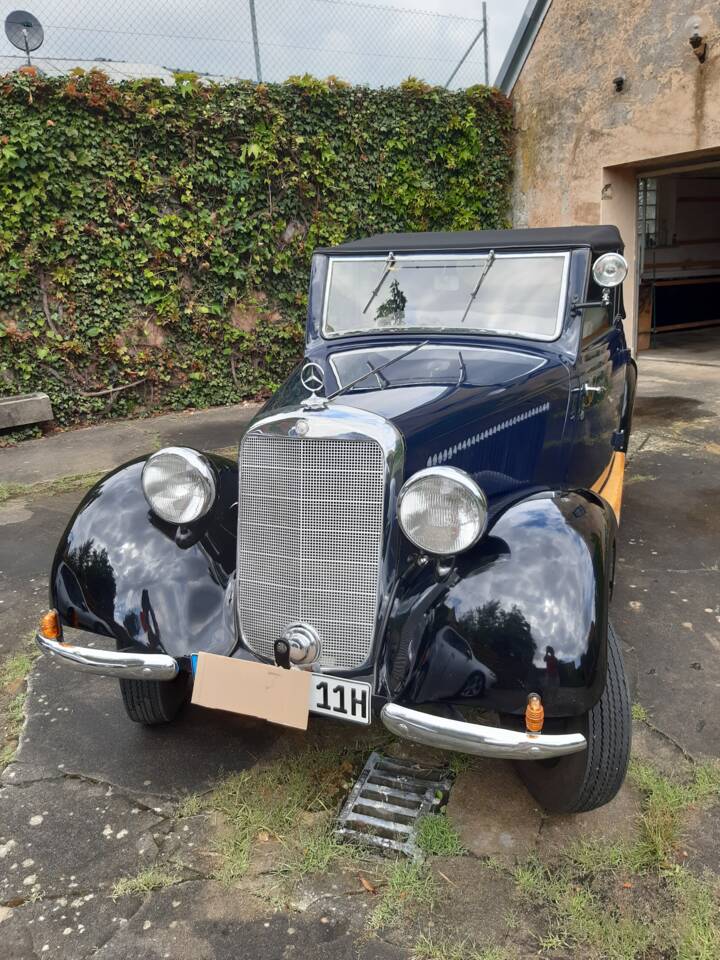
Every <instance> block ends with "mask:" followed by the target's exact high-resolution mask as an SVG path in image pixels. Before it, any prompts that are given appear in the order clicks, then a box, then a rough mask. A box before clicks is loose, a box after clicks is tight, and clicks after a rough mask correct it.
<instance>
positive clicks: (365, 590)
mask: <svg viewBox="0 0 720 960" xmlns="http://www.w3.org/2000/svg"><path fill="white" fill-rule="evenodd" d="M384 484H385V458H384V453H383V450H382V448H381V447H380V445H379V444H378V443H376V442H375V441H374V440H364V439H363V440H342V439H307V438H306V439H302V440H300V439H294V438H289V437H267V436H262V435H260V434H257V435H253V434H252V433H251V434H249V435H247V436H246V437H245V439H244V441H243V444H242V448H241V451H240V496H239V502H238V564H237V600H238V615H239V622H240V630H241V632H242V636H243V639H244V641H245V643H246V644H247V645H248V646H249V647H250V648H251V649H252V650H254V651H255V652H256V653H258V654H259V655H260V656H262V657H267V658H268V659H270V660H272V659H273V655H274V654H273V644H274V642H275V640H277V638H278V637H279V636H281V634H282V633H283V631H284V630H285V628H286V627H287V626H288V625H289V624H290V623H293V622H294V621H297V620H301V621H303V622H305V623H308V624H310V625H311V626H312V627H314V628H315V629H316V630H317V632H318V634H319V635H320V639H321V642H322V649H321V657H320V664H321V666H323V667H329V668H332V667H336V668H342V669H352V668H353V667H357V666H359V665H360V664H362V663H363V662H364V661H365V660H367V658H368V656H369V654H370V647H371V645H372V640H373V634H374V628H375V618H376V615H377V607H378V584H379V570H380V555H381V548H382V531H383V506H384Z"/></svg>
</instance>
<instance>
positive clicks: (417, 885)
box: [368, 860, 438, 931]
mask: <svg viewBox="0 0 720 960" xmlns="http://www.w3.org/2000/svg"><path fill="white" fill-rule="evenodd" d="M437 897H438V889H437V883H436V881H435V878H434V877H433V875H432V874H431V873H430V871H429V870H428V868H427V867H426V866H425V864H423V863H420V862H419V861H418V860H397V861H396V862H395V863H393V864H391V865H390V867H389V868H388V871H387V882H386V884H385V886H384V888H383V891H382V894H381V896H380V899H379V903H378V905H377V906H376V907H375V909H374V910H373V912H372V913H371V914H370V917H369V918H368V927H369V929H370V930H373V931H378V930H383V929H385V928H386V927H390V926H395V925H398V924H401V923H403V922H406V921H408V920H411V919H412V918H414V917H416V916H417V915H418V914H419V913H421V912H423V911H429V910H431V909H432V906H433V904H434V903H435V901H436V900H437Z"/></svg>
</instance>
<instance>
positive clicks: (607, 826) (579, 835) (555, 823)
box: [536, 781, 641, 861]
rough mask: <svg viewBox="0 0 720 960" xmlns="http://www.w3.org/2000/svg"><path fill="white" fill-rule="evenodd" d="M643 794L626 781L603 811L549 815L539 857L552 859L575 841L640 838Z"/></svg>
mask: <svg viewBox="0 0 720 960" xmlns="http://www.w3.org/2000/svg"><path fill="white" fill-rule="evenodd" d="M640 799H641V798H640V795H639V793H638V792H637V790H635V789H634V787H632V786H631V785H630V783H629V782H628V781H626V782H625V783H624V784H623V786H622V788H621V789H620V792H619V793H618V795H617V796H616V797H615V798H614V799H613V800H611V801H610V803H608V804H606V805H605V806H604V807H600V809H599V810H592V811H591V812H590V813H576V814H573V815H571V816H554V815H548V816H546V817H545V818H544V820H543V823H542V829H541V830H540V834H539V836H538V841H537V846H536V850H537V853H538V856H540V857H542V858H543V859H544V860H547V861H550V860H554V859H556V858H557V857H559V856H560V855H561V854H562V853H563V852H564V851H566V850H567V849H568V848H569V847H571V846H572V845H573V844H577V843H582V842H585V841H599V842H601V843H604V844H608V845H612V844H615V843H624V842H627V843H632V842H633V841H634V840H636V839H637V828H638V818H639V815H640Z"/></svg>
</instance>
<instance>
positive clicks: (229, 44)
mask: <svg viewBox="0 0 720 960" xmlns="http://www.w3.org/2000/svg"><path fill="white" fill-rule="evenodd" d="M526 3H527V0H488V3H487V6H488V20H489V30H488V36H489V40H490V80H491V82H492V81H493V79H494V78H495V75H496V73H497V70H498V68H499V66H500V63H501V62H502V59H503V57H504V55H505V52H506V50H507V47H508V44H509V43H510V40H511V38H512V36H513V33H514V31H515V28H516V26H517V24H518V21H519V19H520V16H521V14H522V12H523V10H524V8H525V6H526ZM255 5H256V11H257V29H258V38H259V45H260V59H261V68H262V74H263V79H265V80H283V79H285V78H286V77H287V76H289V75H290V74H294V73H312V74H315V75H316V76H320V77H325V76H328V75H329V74H335V75H337V76H339V77H342V78H344V79H347V80H349V81H351V82H354V83H369V84H371V85H373V86H379V85H381V84H383V85H390V84H395V83H398V82H399V81H400V80H402V79H404V78H405V77H407V76H409V75H413V76H417V77H420V78H421V79H424V80H426V81H428V82H431V83H440V84H443V83H445V82H446V81H447V79H448V77H449V76H450V74H451V73H452V70H453V68H454V67H455V65H456V64H457V63H458V61H459V60H460V58H461V57H462V55H463V53H464V52H465V50H466V49H467V47H468V45H469V44H470V42H471V40H472V39H473V36H474V35H475V34H476V33H477V32H478V30H479V27H480V18H481V16H482V12H481V11H482V5H481V2H480V0H392V4H391V5H389V4H383V3H381V2H380V0H362V2H348V0H344V2H343V0H255ZM18 6H20V8H21V9H27V10H29V11H30V12H31V13H33V14H35V15H36V16H37V17H38V19H39V20H40V21H41V23H42V25H43V27H44V30H45V42H44V43H43V46H42V47H41V49H40V50H38V53H37V55H38V56H42V57H67V58H71V59H78V60H81V59H82V60H84V59H96V58H106V59H112V60H125V61H132V62H141V63H148V64H158V65H162V66H166V67H170V68H173V69H185V70H197V71H200V72H204V73H210V74H223V75H230V76H241V77H254V76H255V59H254V53H253V44H252V31H251V26H250V15H249V0H113V2H112V3H108V2H107V0H85V2H78V0H20V2H19V3H18V2H17V0H15V2H13V0H9V2H8V0H0V15H2V19H3V20H4V19H5V17H6V15H7V14H8V13H10V12H11V11H12V10H15V9H17V8H18ZM12 52H13V48H12V47H11V46H10V44H9V43H8V41H7V40H6V39H5V37H4V35H3V36H2V39H1V41H0V55H2V54H10V53H12ZM482 80H483V48H482V39H481V40H480V41H479V42H478V44H477V46H476V47H475V48H474V50H473V51H472V53H471V54H470V55H469V57H468V59H467V61H466V63H465V64H464V65H463V67H462V68H461V70H460V72H459V73H458V75H457V78H456V80H455V82H454V83H453V84H452V86H453V87H455V86H469V85H471V84H473V83H478V82H482Z"/></svg>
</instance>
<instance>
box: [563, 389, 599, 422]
mask: <svg viewBox="0 0 720 960" xmlns="http://www.w3.org/2000/svg"><path fill="white" fill-rule="evenodd" d="M571 392H572V393H578V394H580V402H579V404H578V407H579V409H578V411H577V418H578V420H584V419H585V408H586V407H589V406H590V405H591V404H592V398H593V397H597V398H598V399H599V398H600V397H602V396H604V394H605V393H606V392H607V387H602V386H599V387H596V386H593V385H592V384H590V383H583V384H582V386H580V387H573V388H572V391H571Z"/></svg>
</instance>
